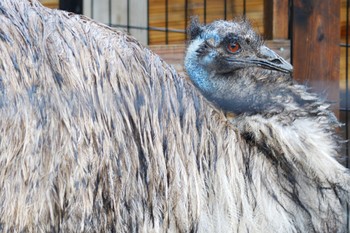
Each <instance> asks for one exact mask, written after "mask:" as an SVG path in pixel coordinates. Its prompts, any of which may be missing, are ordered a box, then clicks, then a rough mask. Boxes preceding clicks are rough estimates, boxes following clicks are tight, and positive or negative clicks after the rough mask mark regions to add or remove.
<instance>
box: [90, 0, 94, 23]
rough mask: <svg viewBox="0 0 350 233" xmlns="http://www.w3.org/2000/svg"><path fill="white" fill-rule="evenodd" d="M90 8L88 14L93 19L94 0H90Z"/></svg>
mask: <svg viewBox="0 0 350 233" xmlns="http://www.w3.org/2000/svg"><path fill="white" fill-rule="evenodd" d="M90 9H91V12H90V15H91V18H92V19H93V18H94V0H90Z"/></svg>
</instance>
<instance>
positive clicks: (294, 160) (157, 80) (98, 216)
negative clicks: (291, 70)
mask: <svg viewBox="0 0 350 233" xmlns="http://www.w3.org/2000/svg"><path fill="white" fill-rule="evenodd" d="M0 25H1V27H0V54H1V56H0V119H1V121H0V212H1V215H0V226H1V230H3V231H4V232H20V231H23V232H58V231H61V232H72V231H73V232H75V231H79V232H167V231H168V232H196V231H198V232H297V231H301V232H306V231H308V232H312V231H315V232H326V231H327V230H329V232H334V231H339V232H340V231H342V230H343V229H344V223H345V218H344V216H345V213H344V212H343V209H342V206H341V204H342V203H341V201H343V200H344V201H345V200H346V198H347V197H348V196H347V195H348V193H347V191H348V185H349V176H348V174H346V170H345V168H343V167H342V166H341V165H339V164H338V163H337V162H336V161H335V160H334V159H332V158H331V154H332V153H333V152H334V150H333V142H332V141H330V142H329V145H328V144H327V143H324V144H323V146H322V151H323V152H322V153H319V151H318V150H317V147H315V146H314V145H311V147H310V148H312V150H310V148H308V147H303V146H302V145H299V146H295V143H296V142H295V141H292V142H290V145H288V147H286V148H287V149H285V148H284V147H283V148H280V149H281V150H280V151H277V150H270V149H271V148H270V147H271V146H276V145H277V146H278V145H280V146H283V145H284V143H286V141H285V139H288V140H289V139H290V138H291V137H292V138H298V137H300V139H304V138H303V137H305V136H307V132H305V134H304V135H301V136H300V135H295V134H292V133H291V134H290V135H289V137H286V138H285V132H284V129H283V128H278V130H280V131H278V132H275V131H276V129H275V128H266V130H269V129H270V130H272V131H266V132H265V131H261V134H263V133H266V134H270V135H271V134H273V135H272V136H271V137H269V138H268V140H270V141H268V140H267V141H266V143H264V137H262V136H261V137H259V135H251V136H254V137H255V139H258V138H259V139H260V142H262V144H261V145H263V146H262V147H261V146H260V144H259V145H257V144H256V143H255V142H253V141H252V140H248V139H249V137H246V136H247V135H243V134H241V131H240V127H241V126H240V125H238V124H237V125H234V124H232V123H230V122H229V121H227V120H226V119H225V117H224V115H223V114H222V112H220V111H218V110H216V109H215V108H214V107H213V106H211V104H210V103H208V102H207V101H206V100H204V99H203V98H202V96H201V94H199V92H197V91H196V90H195V88H194V87H193V86H192V85H191V84H190V83H188V81H187V80H186V79H184V78H182V77H179V76H178V75H177V74H176V72H175V71H174V70H173V69H172V68H171V67H169V66H168V65H167V64H165V63H164V62H163V61H162V60H161V59H160V58H159V57H158V56H157V55H155V54H153V53H152V52H151V51H149V50H148V49H146V48H144V47H143V46H141V45H140V44H139V43H138V42H137V41H135V39H133V38H132V37H130V36H127V35H125V34H124V33H121V32H118V31H115V30H112V29H110V28H108V27H106V26H103V25H101V24H98V23H96V22H94V21H91V20H90V19H87V18H84V17H82V16H77V15H73V14H70V13H66V12H62V11H57V10H49V9H46V8H44V7H42V6H41V5H40V4H39V3H38V2H37V1H35V0H33V1H31V2H28V1H25V0H19V1H11V0H3V1H1V2H0ZM253 122H254V121H250V123H253ZM266 124H267V125H268V122H267V123H266ZM310 124H311V123H310ZM256 127H260V126H258V125H257V126H256ZM262 127H265V125H263V126H262ZM264 129H265V128H264ZM276 133H277V135H278V136H279V138H278V139H275V141H271V140H274V135H275V134H276ZM316 133H317V132H316ZM323 136H325V135H323V134H320V135H319V136H317V135H316V134H315V135H314V136H313V142H316V141H317V139H318V137H323ZM315 140H316V141H315ZM252 142H253V143H252ZM269 143H270V144H269ZM264 145H266V147H264ZM291 148H293V151H290V149H291ZM264 149H265V150H270V151H272V152H271V154H269V155H270V157H269V156H267V155H266V153H265V151H262V150H264ZM281 152H283V153H286V154H283V153H281ZM309 152H310V153H312V154H308V153H309ZM278 153H279V154H278ZM299 155H300V157H298V156H299ZM308 158H312V159H308ZM305 162H307V164H300V163H305ZM309 162H310V163H309ZM304 165H305V166H304ZM286 166H287V167H286ZM301 169H306V170H301ZM289 174H292V176H289ZM320 184H321V185H320ZM344 196H345V197H344Z"/></svg>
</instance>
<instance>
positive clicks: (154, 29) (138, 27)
mask: <svg viewBox="0 0 350 233" xmlns="http://www.w3.org/2000/svg"><path fill="white" fill-rule="evenodd" d="M111 27H116V28H127V25H124V24H112V25H111ZM129 28H130V29H139V30H150V31H159V32H166V31H168V32H175V33H186V30H184V29H172V28H168V29H167V28H161V27H150V26H148V27H140V26H133V25H129Z"/></svg>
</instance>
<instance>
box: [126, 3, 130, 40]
mask: <svg viewBox="0 0 350 233" xmlns="http://www.w3.org/2000/svg"><path fill="white" fill-rule="evenodd" d="M126 26H127V29H128V33H130V0H127V1H126Z"/></svg>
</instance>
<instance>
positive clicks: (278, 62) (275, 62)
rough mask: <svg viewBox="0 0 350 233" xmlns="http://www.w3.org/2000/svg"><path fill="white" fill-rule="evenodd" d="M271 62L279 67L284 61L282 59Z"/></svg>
mask: <svg viewBox="0 0 350 233" xmlns="http://www.w3.org/2000/svg"><path fill="white" fill-rule="evenodd" d="M270 62H272V63H274V64H278V65H281V64H282V61H281V60H280V59H277V58H276V59H273V60H271V61H270Z"/></svg>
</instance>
